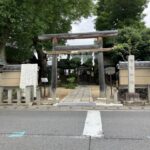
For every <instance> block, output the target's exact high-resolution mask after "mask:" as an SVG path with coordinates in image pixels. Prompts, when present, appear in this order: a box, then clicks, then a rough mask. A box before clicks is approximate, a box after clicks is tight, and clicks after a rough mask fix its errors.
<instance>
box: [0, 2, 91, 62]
mask: <svg viewBox="0 0 150 150" xmlns="http://www.w3.org/2000/svg"><path fill="white" fill-rule="evenodd" d="M92 8H93V2H92V0H80V1H74V0H61V1H58V0H44V1H43V0H38V1H37V0H1V1H0V58H1V59H2V61H5V46H6V44H7V46H9V47H10V48H13V49H16V50H18V51H22V52H24V53H25V54H28V55H27V56H26V57H29V56H30V54H31V53H30V51H31V50H32V49H31V47H32V45H33V43H34V44H35V43H37V42H35V39H37V38H36V37H37V35H39V34H42V33H58V32H68V31H69V30H70V29H71V23H72V22H73V21H75V20H78V19H80V17H81V16H83V17H87V16H88V15H89V14H90V12H91V10H92ZM34 46H35V45H34ZM45 46H46V47H48V48H49V49H50V46H51V44H47V43H46V44H45ZM19 57H20V55H19ZM24 59H25V58H24Z"/></svg>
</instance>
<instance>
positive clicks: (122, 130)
mask: <svg viewBox="0 0 150 150" xmlns="http://www.w3.org/2000/svg"><path fill="white" fill-rule="evenodd" d="M0 150H150V111H94V110H93V111H83V112H82V111H74V112H72V111H31V110H5V109H4V110H0Z"/></svg>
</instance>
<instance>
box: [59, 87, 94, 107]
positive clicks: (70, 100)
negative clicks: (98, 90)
mask: <svg viewBox="0 0 150 150" xmlns="http://www.w3.org/2000/svg"><path fill="white" fill-rule="evenodd" d="M58 105H60V106H62V105H96V104H95V103H94V102H93V98H92V93H91V87H90V86H87V85H79V86H78V87H76V88H75V89H74V90H73V91H71V92H70V93H69V94H68V95H67V96H66V97H65V98H64V99H63V100H61V102H60V103H59V104H58Z"/></svg>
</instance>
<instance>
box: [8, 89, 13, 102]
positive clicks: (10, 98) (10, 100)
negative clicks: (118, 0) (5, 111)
mask: <svg viewBox="0 0 150 150" xmlns="http://www.w3.org/2000/svg"><path fill="white" fill-rule="evenodd" d="M11 102H12V89H8V104H11Z"/></svg>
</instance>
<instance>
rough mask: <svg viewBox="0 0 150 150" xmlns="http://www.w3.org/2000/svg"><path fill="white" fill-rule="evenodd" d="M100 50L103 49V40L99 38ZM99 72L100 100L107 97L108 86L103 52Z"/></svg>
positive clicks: (99, 61) (100, 56)
mask: <svg viewBox="0 0 150 150" xmlns="http://www.w3.org/2000/svg"><path fill="white" fill-rule="evenodd" d="M97 42H98V45H99V47H100V48H102V47H103V39H102V38H101V37H99V38H98V39H97ZM98 70H99V89H100V98H105V97H106V85H105V73H104V57H103V52H99V53H98Z"/></svg>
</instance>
